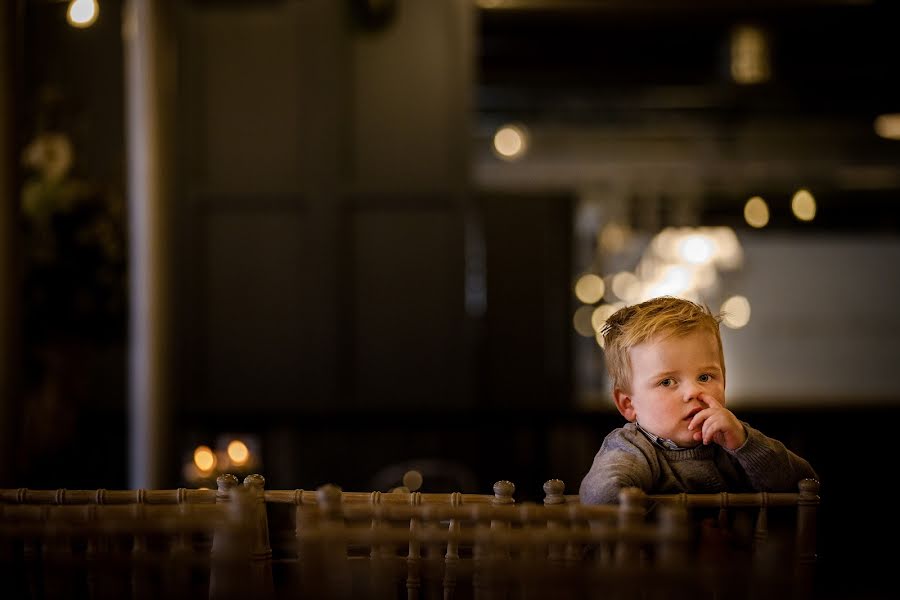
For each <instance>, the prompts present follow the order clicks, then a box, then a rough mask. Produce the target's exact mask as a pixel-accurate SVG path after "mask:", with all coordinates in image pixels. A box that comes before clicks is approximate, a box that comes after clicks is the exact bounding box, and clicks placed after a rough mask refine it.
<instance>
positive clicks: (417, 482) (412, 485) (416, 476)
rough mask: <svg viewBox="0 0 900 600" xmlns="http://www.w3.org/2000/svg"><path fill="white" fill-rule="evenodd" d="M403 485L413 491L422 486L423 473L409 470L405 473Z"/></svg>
mask: <svg viewBox="0 0 900 600" xmlns="http://www.w3.org/2000/svg"><path fill="white" fill-rule="evenodd" d="M403 487H405V488H407V489H408V490H409V491H411V492H415V491H416V490H418V489H419V488H420V487H422V474H421V473H419V472H418V471H416V470H412V471H407V472H406V473H404V474H403Z"/></svg>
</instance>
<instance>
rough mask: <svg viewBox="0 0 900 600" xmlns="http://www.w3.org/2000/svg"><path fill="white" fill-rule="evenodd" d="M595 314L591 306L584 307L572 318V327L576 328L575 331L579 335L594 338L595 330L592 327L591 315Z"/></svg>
mask: <svg viewBox="0 0 900 600" xmlns="http://www.w3.org/2000/svg"><path fill="white" fill-rule="evenodd" d="M593 312H594V307H593V306H590V305H586V306H582V307H580V308H579V309H578V310H576V311H575V316H573V317H572V325H574V326H575V331H577V332H578V335H582V336H584V337H593V335H594V328H593V327H591V314H592V313H593Z"/></svg>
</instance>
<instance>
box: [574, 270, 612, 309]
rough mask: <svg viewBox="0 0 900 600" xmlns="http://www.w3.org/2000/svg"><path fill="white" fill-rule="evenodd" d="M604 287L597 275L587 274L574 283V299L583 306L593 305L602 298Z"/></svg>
mask: <svg viewBox="0 0 900 600" xmlns="http://www.w3.org/2000/svg"><path fill="white" fill-rule="evenodd" d="M605 291H606V286H605V285H604V283H603V279H602V278H601V277H600V276H599V275H594V274H593V273H587V274H585V275H582V276H581V277H579V278H578V281H577V282H576V283H575V297H576V298H578V299H579V300H581V301H582V302H584V303H585V304H593V303H594V302H598V301H599V300H600V298H602V297H603V292H605Z"/></svg>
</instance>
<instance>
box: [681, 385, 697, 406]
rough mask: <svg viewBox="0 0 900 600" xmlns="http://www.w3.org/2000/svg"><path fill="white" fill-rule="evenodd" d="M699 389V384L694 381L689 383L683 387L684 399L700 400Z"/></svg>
mask: <svg viewBox="0 0 900 600" xmlns="http://www.w3.org/2000/svg"><path fill="white" fill-rule="evenodd" d="M700 393H701V389H700V386H699V385H697V384H696V383H689V384H688V385H687V386H686V387H685V388H684V401H685V402H690V401H691V400H700Z"/></svg>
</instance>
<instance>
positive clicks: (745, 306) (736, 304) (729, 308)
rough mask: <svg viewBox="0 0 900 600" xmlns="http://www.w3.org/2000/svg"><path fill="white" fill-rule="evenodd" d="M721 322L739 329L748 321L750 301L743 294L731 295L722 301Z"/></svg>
mask: <svg viewBox="0 0 900 600" xmlns="http://www.w3.org/2000/svg"><path fill="white" fill-rule="evenodd" d="M720 312H721V313H722V324H723V325H725V326H727V327H730V328H732V329H740V328H741V327H743V326H744V325H746V324H747V323H749V322H750V301H749V300H747V299H746V298H745V297H743V296H732V297H731V298H729V299H728V300H726V301H725V302H723V303H722V308H721V309H720Z"/></svg>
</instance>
